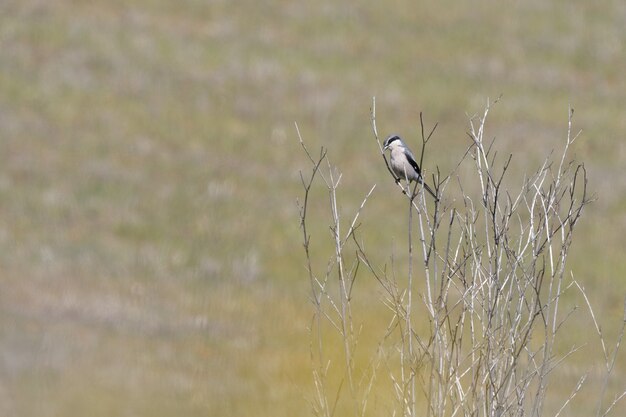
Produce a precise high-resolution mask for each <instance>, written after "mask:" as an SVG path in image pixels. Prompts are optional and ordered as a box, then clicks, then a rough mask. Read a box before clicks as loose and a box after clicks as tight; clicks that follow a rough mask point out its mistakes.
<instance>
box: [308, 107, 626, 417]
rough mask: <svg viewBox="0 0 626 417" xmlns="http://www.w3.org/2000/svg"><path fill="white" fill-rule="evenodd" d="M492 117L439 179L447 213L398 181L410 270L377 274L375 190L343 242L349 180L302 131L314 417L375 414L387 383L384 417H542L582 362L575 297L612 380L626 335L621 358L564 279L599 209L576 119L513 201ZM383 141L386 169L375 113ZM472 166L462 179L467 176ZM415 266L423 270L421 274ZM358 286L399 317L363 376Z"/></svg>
mask: <svg viewBox="0 0 626 417" xmlns="http://www.w3.org/2000/svg"><path fill="white" fill-rule="evenodd" d="M489 111H490V106H489V105H487V107H486V109H485V111H484V113H483V114H482V115H481V116H479V117H474V118H471V119H470V128H469V132H468V138H469V142H468V147H467V149H464V150H463V151H462V152H460V158H459V163H458V164H457V165H456V167H455V168H454V169H453V170H452V172H450V173H449V174H448V175H446V176H443V175H441V173H440V172H439V170H438V169H437V170H436V174H435V175H433V176H432V180H433V183H434V188H435V190H436V194H437V195H438V196H439V199H438V200H434V201H432V200H431V201H429V200H428V199H427V196H426V195H425V193H424V192H423V190H421V189H420V187H418V186H417V185H416V186H415V187H414V188H412V189H411V188H410V185H409V184H404V185H403V184H402V183H400V182H398V181H396V183H397V184H398V187H399V188H400V189H401V191H402V194H403V195H404V198H405V199H406V202H407V211H406V215H407V236H406V237H407V243H408V244H407V247H408V254H407V258H406V259H408V261H407V265H406V266H403V265H398V264H397V263H394V264H393V265H392V267H391V268H389V267H388V266H387V265H386V264H383V265H379V264H376V262H375V261H373V260H372V257H371V256H370V255H369V254H368V252H367V251H366V250H365V243H364V242H363V240H362V239H361V238H360V237H359V236H357V233H356V230H357V226H358V219H359V216H360V214H361V211H362V210H363V208H364V206H365V205H366V204H367V201H368V199H369V198H371V195H372V192H373V191H374V188H375V186H373V187H372V188H371V189H370V191H369V192H368V193H367V195H366V196H365V198H364V199H363V200H362V203H361V205H360V207H359V208H358V209H357V210H356V213H355V214H354V216H353V217H352V219H351V221H350V222H349V225H348V227H347V228H345V229H342V228H341V226H342V225H341V223H340V221H341V216H340V214H339V212H338V209H337V207H338V192H337V191H338V188H339V184H340V179H341V175H339V174H337V173H336V171H335V170H334V169H333V168H332V167H331V165H330V163H329V162H328V158H327V155H326V151H325V150H323V149H322V150H321V152H320V154H319V155H318V156H316V157H314V156H313V155H312V154H311V153H310V152H309V150H308V149H307V148H306V146H305V144H304V142H303V140H302V137H301V136H300V132H299V131H298V137H299V138H300V143H301V145H302V147H303V149H304V151H305V153H306V155H307V157H308V158H309V161H310V163H311V167H312V169H311V171H310V174H309V175H307V176H305V175H304V174H302V184H303V189H304V200H303V201H302V202H300V204H299V207H300V222H301V229H302V233H303V243H304V250H305V254H306V259H307V271H308V276H309V280H310V284H311V300H312V303H313V306H314V315H313V320H312V326H311V362H312V364H313V380H314V384H315V393H316V394H315V397H314V399H313V401H312V406H313V411H314V414H315V415H319V416H333V415H336V413H337V409H338V406H340V405H341V404H346V405H345V407H347V410H349V411H350V412H352V413H353V414H354V415H355V416H365V415H369V412H368V404H369V403H370V400H371V398H372V397H373V396H374V395H373V392H372V390H373V387H374V386H375V381H376V380H377V379H380V378H382V377H383V375H384V376H385V378H384V380H387V381H389V382H390V384H391V387H392V389H391V391H392V392H393V397H394V401H393V402H392V404H390V405H389V406H388V407H387V408H385V413H387V414H388V415H402V416H418V415H419V416H433V417H443V416H485V417H486V416H490V417H500V416H542V415H544V414H543V412H544V406H545V401H546V398H547V394H548V392H549V390H548V387H549V384H550V376H551V374H552V373H553V371H554V370H555V369H556V368H557V367H559V366H560V365H561V364H562V363H563V361H565V360H566V359H567V358H568V357H569V356H570V355H572V354H573V353H574V352H575V351H576V350H577V349H578V348H577V347H573V348H571V349H570V350H569V351H566V352H557V351H556V350H555V346H556V341H557V339H558V337H559V335H560V332H561V331H562V329H563V328H564V325H565V324H566V323H568V322H569V321H571V318H572V313H573V311H574V310H573V309H570V310H567V311H564V310H565V309H564V307H562V306H561V304H562V303H561V300H562V298H563V295H564V294H565V293H566V292H568V290H572V291H574V290H575V291H580V292H581V293H582V295H583V296H584V299H585V301H586V304H587V306H588V307H589V311H590V312H591V317H592V319H593V322H594V324H595V326H596V329H597V330H598V335H599V337H600V339H601V341H602V347H603V351H604V357H605V365H606V366H605V371H606V378H605V381H608V377H609V374H610V373H611V372H612V371H613V369H614V363H615V357H616V355H617V350H618V348H619V344H620V342H621V336H622V335H623V333H624V327H623V326H622V330H621V332H620V334H619V339H618V342H617V344H616V346H615V348H614V349H613V351H612V352H611V350H610V349H609V348H607V347H606V344H605V341H604V339H603V337H602V334H601V332H600V331H599V326H598V324H597V321H596V317H595V315H594V314H593V310H591V304H590V303H589V301H588V298H587V296H586V294H585V292H584V290H583V287H582V286H581V285H580V284H578V283H577V282H576V281H575V280H574V278H573V276H572V275H571V274H569V273H568V271H567V269H566V263H567V258H568V255H569V253H570V248H571V244H572V240H573V237H574V230H575V229H576V225H577V223H578V221H579V220H580V218H581V216H582V215H583V213H584V210H585V208H586V207H587V205H588V204H589V202H590V201H591V198H590V194H589V191H588V189H587V172H586V169H585V167H584V165H583V164H577V163H574V162H573V161H571V160H570V151H571V146H572V144H573V143H574V141H575V140H576V138H577V136H578V135H573V134H572V115H573V111H570V113H569V117H568V129H567V138H566V140H565V145H564V147H563V149H562V150H561V152H557V153H551V154H550V155H548V156H547V157H546V158H545V160H544V161H543V163H542V164H541V166H540V167H539V168H538V169H537V170H536V171H535V172H534V173H532V174H531V175H529V176H527V177H525V178H524V179H523V180H522V184H521V186H520V187H518V188H515V190H511V189H509V187H507V184H508V182H507V179H508V177H507V175H510V173H509V167H510V162H511V160H512V155H509V156H508V157H506V158H501V157H499V155H498V154H497V152H496V151H495V147H494V146H493V145H494V142H493V141H491V142H488V141H487V140H486V139H485V122H486V120H487V116H488V113H489ZM420 123H421V127H422V158H423V155H424V151H425V149H426V148H427V145H428V142H429V140H430V138H431V137H432V135H433V132H434V130H435V128H433V129H432V130H431V131H430V133H429V134H427V135H425V133H424V123H423V119H422V117H421V115H420ZM435 127H436V126H435ZM372 130H373V133H374V137H375V139H376V142H377V143H378V146H379V150H380V153H381V155H382V158H383V161H384V163H385V164H387V167H388V168H389V165H388V161H387V159H386V157H385V154H384V152H383V149H382V146H381V141H380V140H379V137H378V130H377V127H376V112H375V101H374V102H373V106H372ZM422 161H423V159H422ZM324 164H325V165H324ZM468 166H469V167H470V168H469V169H464V170H463V172H464V175H463V176H462V177H461V176H460V175H459V174H458V172H459V171H460V167H463V168H467V167H468ZM322 167H324V169H323V168H322ZM322 171H323V172H322ZM389 171H390V173H391V174H392V175H393V172H392V171H391V170H389ZM468 173H470V174H468ZM318 178H321V179H322V181H323V183H324V185H325V186H326V188H327V190H328V195H329V201H330V212H331V218H332V219H333V221H332V224H331V225H330V231H331V236H332V242H333V244H334V247H335V251H334V255H333V257H332V259H330V260H329V262H328V263H327V267H326V268H325V269H324V270H322V271H315V270H314V268H313V259H314V255H315V254H314V253H312V252H311V246H310V241H311V234H310V231H309V228H308V222H307V220H308V213H307V208H308V206H309V204H310V201H309V199H310V194H311V189H312V186H313V184H314V183H315V181H316V180H317V179H318ZM475 190H478V191H475ZM400 196H402V195H400ZM414 223H415V224H414ZM370 250H371V249H370ZM376 250H382V248H376ZM390 256H392V257H393V256H394V255H393V254H391V255H390ZM348 259H350V261H349V264H348V265H347V264H346V263H347V260H348ZM414 264H415V265H419V267H418V268H416V270H417V273H416V271H415V270H414ZM359 274H368V275H371V276H373V277H375V279H376V280H377V282H378V283H379V285H380V288H381V294H382V297H381V300H380V301H381V303H383V304H384V305H385V306H386V307H387V308H388V311H389V321H388V325H387V328H386V331H385V332H384V333H382V334H381V335H380V337H379V338H378V345H377V348H376V350H375V353H374V354H372V357H371V358H370V360H369V362H368V365H367V366H365V367H362V368H363V369H361V368H357V366H356V365H355V363H356V362H355V351H356V348H357V346H358V341H359V335H360V329H361V327H360V325H357V323H359V321H358V317H354V316H353V312H352V310H353V309H352V303H353V299H352V289H353V287H354V285H355V282H356V278H357V276H358V275H359ZM417 278H419V279H417ZM418 319H419V322H420V324H419V326H418V325H416V323H417V321H418ZM623 322H626V318H625V320H623ZM327 325H329V326H330V329H331V330H332V331H334V332H335V334H336V335H338V336H339V337H338V340H341V342H342V344H343V347H342V348H343V349H342V350H343V352H342V353H343V355H342V356H343V359H342V364H341V365H338V364H336V363H333V362H332V361H331V359H330V357H329V355H327V354H326V353H325V352H327V351H328V350H329V347H328V346H327V344H328V343H329V341H330V340H331V339H329V338H328V336H327V332H325V331H324V328H325V326H327ZM333 366H335V367H339V369H340V372H339V373H340V375H341V378H340V380H341V383H340V384H339V385H338V386H337V385H335V386H331V384H330V382H329V373H330V372H331V369H332V368H333ZM585 378H586V376H585V375H582V376H581V377H580V379H579V380H578V382H577V383H576V384H575V385H574V387H573V391H572V392H571V395H569V396H568V397H567V398H565V399H563V401H562V406H561V407H560V409H558V410H557V411H556V413H555V415H557V416H558V415H560V414H561V413H562V412H563V410H565V409H567V407H568V405H570V403H571V401H572V400H573V398H575V396H576V394H577V393H578V392H579V390H580V389H581V387H582V386H583V384H584V382H585ZM604 387H606V382H605V385H604ZM604 387H603V392H602V394H603V395H604ZM623 396H624V393H622V394H621V395H618V396H616V397H615V398H613V399H612V400H611V401H608V402H607V403H606V404H604V403H603V402H602V400H603V399H602V398H600V399H599V400H598V403H599V404H598V409H597V416H605V415H608V414H609V413H610V412H611V411H612V410H613V408H614V406H615V405H616V404H617V402H618V401H619V400H620V399H621V398H622V397H623ZM344 413H345V411H344V412H343V413H342V414H344ZM376 414H380V410H378V412H377V413H376Z"/></svg>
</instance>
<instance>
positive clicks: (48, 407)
mask: <svg viewBox="0 0 626 417" xmlns="http://www.w3.org/2000/svg"><path fill="white" fill-rule="evenodd" d="M625 27H626V3H625V2H623V1H621V0H601V1H595V2H589V1H584V0H568V1H545V0H529V1H525V2H491V1H473V2H458V1H449V0H445V1H439V2H415V1H408V0H397V1H361V2H350V3H348V2H335V1H330V0H321V1H316V2H308V1H288V0H267V1H261V2H260V1H253V0H240V1H228V0H222V1H220V0H215V1H211V0H208V1H207V0H185V1H176V2H174V1H166V0H136V1H132V2H127V1H122V0H108V1H103V0H101V1H93V0H90V1H86V0H85V1H83V0H55V1H49V0H3V1H2V2H0V415H3V416H84V415H89V416H111V415H118V416H174V415H184V416H242V415H256V416H296V415H311V412H310V405H309V403H308V401H309V400H310V399H311V398H312V395H313V391H312V378H311V363H310V357H309V333H308V330H307V327H308V326H309V323H310V320H311V317H312V311H313V310H312V306H311V304H310V303H309V300H308V294H309V293H308V288H309V287H308V286H309V284H308V278H307V274H306V270H305V266H304V265H305V263H304V254H303V251H302V246H301V234H300V231H299V227H298V226H299V224H298V211H297V207H296V199H297V198H301V197H302V189H301V185H300V177H299V171H300V170H307V169H308V168H309V165H308V161H307V159H306V157H305V155H304V154H303V153H302V151H301V149H300V147H299V144H298V140H297V135H296V131H295V127H294V122H297V123H298V125H299V128H300V131H301V133H302V136H303V138H304V140H305V141H306V142H307V144H308V146H309V148H310V149H311V150H312V151H313V152H314V153H317V152H318V149H319V147H320V146H325V147H327V148H328V149H329V154H328V155H329V158H330V160H331V162H332V163H333V164H334V165H337V167H338V169H339V170H340V171H341V172H342V173H343V179H342V188H341V190H340V193H341V197H340V198H341V199H342V200H341V203H342V206H341V209H342V210H343V211H344V212H345V213H350V212H352V211H353V210H354V209H355V208H356V207H358V205H359V204H360V202H361V199H362V198H363V196H364V195H365V193H366V192H367V191H368V190H369V189H370V188H371V186H372V185H373V184H377V188H376V190H375V192H374V194H373V196H372V198H371V200H370V202H369V204H368V206H367V207H366V209H365V211H364V213H363V217H362V218H361V220H362V222H363V223H364V228H363V229H362V237H363V239H364V240H365V241H367V242H369V248H370V250H372V251H374V252H376V254H377V256H379V257H380V259H381V260H383V261H384V260H385V259H388V257H389V256H390V255H391V253H392V249H391V246H392V243H393V242H395V245H397V249H398V250H399V251H401V249H402V247H403V246H402V245H404V244H405V243H404V239H405V230H406V222H405V220H406V219H404V218H403V216H396V218H389V217H385V216H386V214H388V213H389V212H393V211H394V210H399V211H401V212H403V209H404V204H403V202H402V198H401V196H400V195H399V194H398V191H397V189H396V188H395V185H394V184H393V182H392V181H391V180H390V178H389V177H388V173H387V171H386V169H385V167H384V166H383V165H382V161H381V159H380V156H379V154H378V148H377V146H376V143H375V141H374V139H373V135H372V132H371V128H370V116H369V112H370V106H371V99H372V96H376V98H377V121H378V129H379V133H380V135H381V136H386V135H387V134H389V133H392V132H393V133H399V134H401V135H403V136H404V137H405V138H407V139H408V141H409V142H410V143H411V144H412V146H413V147H415V148H416V147H417V144H418V141H419V112H420V111H423V112H424V118H425V121H426V125H427V127H432V126H433V125H434V123H436V122H438V123H439V127H438V128H437V131H436V133H435V138H434V139H433V141H432V142H431V144H430V147H429V149H428V155H427V160H426V162H425V169H426V170H429V169H430V170H431V172H432V170H433V169H434V167H435V164H437V165H439V166H440V167H441V169H442V171H444V172H445V171H446V170H449V169H450V168H451V167H452V166H453V164H454V162H455V161H456V160H458V158H459V157H460V156H461V155H462V154H463V152H464V151H465V147H466V146H467V141H468V139H467V137H466V133H465V132H466V131H467V130H468V119H469V118H470V117H471V116H473V115H476V114H480V113H482V111H483V109H484V106H485V104H486V103H487V100H488V99H491V100H492V101H493V100H494V99H495V98H497V97H499V96H500V95H501V96H502V98H501V100H500V101H499V103H498V104H497V105H496V106H494V107H493V109H492V111H491V113H490V118H489V120H488V122H487V136H489V137H495V138H496V146H497V147H498V149H500V150H501V152H502V153H506V152H513V153H514V158H513V162H512V168H511V173H512V174H513V175H517V176H522V175H523V174H524V173H530V172H532V171H534V170H535V169H536V168H537V166H538V165H539V163H540V160H541V159H542V158H543V157H544V156H545V155H546V154H547V153H548V152H549V151H550V150H552V149H556V150H559V149H561V147H562V146H563V144H564V141H565V138H566V134H567V115H568V108H569V106H572V107H573V108H574V109H575V114H574V124H573V130H574V131H575V132H577V131H578V130H580V129H582V133H581V136H580V138H579V139H578V141H577V142H576V146H575V148H574V154H575V156H576V158H577V160H579V161H582V162H584V163H585V165H586V167H587V170H588V173H589V176H590V188H591V190H592V191H593V192H594V193H595V194H596V195H597V201H596V202H594V203H593V204H592V205H590V206H589V207H588V210H587V211H586V212H585V215H584V217H583V219H582V220H581V222H580V228H579V230H578V235H577V237H578V239H577V240H575V242H574V247H573V256H572V257H571V258H570V264H569V267H570V268H571V269H572V271H573V272H574V276H575V277H576V278H577V279H578V280H579V281H580V282H581V283H582V284H584V286H585V287H586V288H587V290H588V292H589V296H590V301H591V302H592V303H593V304H594V305H595V306H596V314H597V316H598V319H599V321H600V324H602V326H603V331H604V333H605V335H606V337H607V340H608V341H610V340H613V341H614V339H615V337H616V334H617V331H618V328H619V325H620V324H621V318H622V314H623V308H624V307H623V302H624V297H625V296H626V257H625V256H624V253H625V250H626V239H625V238H624V234H625V232H626V215H625V209H626V193H625V192H626V172H625V168H624V167H625V166H626V165H625V164H626V141H625V137H624V133H625V132H626V78H625V77H624V68H626V46H625V45H626V31H625V29H624V28H625ZM313 198H314V199H315V200H314V202H313V203H312V204H313V206H312V209H311V210H312V214H311V221H312V226H311V227H312V233H313V239H314V241H315V242H316V245H318V246H316V247H315V249H316V250H317V251H318V252H316V255H315V256H317V260H319V262H320V264H319V266H320V267H321V268H323V266H324V265H325V262H326V256H327V254H329V253H330V252H329V251H330V250H331V248H330V247H329V246H328V243H330V242H328V243H325V239H327V237H328V220H329V219H328V216H327V215H326V214H325V211H324V210H325V206H326V204H327V196H326V194H325V191H324V190H323V189H322V188H319V189H315V190H314V194H313ZM357 291H358V293H356V295H355V303H357V304H358V303H364V304H366V305H367V303H369V305H370V306H373V307H371V308H364V309H362V311H361V316H360V317H359V319H358V320H360V321H362V322H363V323H365V324H366V323H368V322H375V321H376V320H383V321H384V320H386V319H387V317H388V316H384V314H387V313H386V312H385V310H384V307H383V306H377V305H378V304H379V303H378V302H377V300H378V297H379V292H380V289H379V288H377V285H376V283H375V281H374V280H367V279H364V280H363V282H362V283H361V282H359V287H358V288H357ZM568 300H569V302H570V305H569V306H566V307H564V311H567V309H571V308H574V307H575V306H576V305H579V306H580V307H581V308H580V309H579V310H581V311H580V312H579V313H577V314H579V315H576V316H574V317H575V318H574V319H573V320H574V322H573V323H574V325H572V326H570V327H569V328H568V330H567V333H566V337H565V342H564V343H565V344H566V345H567V347H568V348H569V347H571V345H573V344H581V345H583V348H582V349H581V350H580V351H579V352H578V353H576V354H575V355H574V356H573V357H572V359H571V360H570V361H568V362H567V364H566V365H564V366H563V367H562V368H560V369H559V370H558V374H557V376H556V378H555V381H556V382H558V383H557V384H556V387H555V391H554V395H555V398H556V399H555V402H556V403H559V404H560V402H562V401H564V400H565V399H566V398H567V395H569V392H570V391H571V390H572V389H573V387H574V385H575V383H576V381H577V380H578V378H579V377H580V376H581V375H582V374H584V373H589V375H590V379H589V380H588V382H587V385H586V386H585V388H584V389H583V390H582V391H581V393H580V395H579V397H578V398H577V399H576V401H575V402H574V403H573V404H575V406H572V407H570V408H568V409H567V410H566V411H564V414H563V415H567V416H587V415H591V414H590V412H592V411H595V406H596V404H597V399H598V395H597V392H598V388H597V387H598V386H599V382H598V381H600V380H601V379H600V375H601V370H602V366H603V360H602V353H601V350H600V344H599V342H598V341H597V339H594V338H592V337H590V335H592V334H593V330H592V328H591V327H590V322H589V321H588V320H587V319H586V318H585V317H586V316H585V313H584V312H583V311H582V310H584V304H581V303H582V300H581V298H580V297H579V296H577V295H576V294H574V295H572V296H571V298H568ZM377 303H378V304H377ZM357 308H358V307H357ZM381 315H383V316H381ZM625 371H626V356H625V355H623V354H622V355H620V357H619V358H618V363H617V365H616V371H615V372H614V375H613V377H612V378H611V381H610V384H609V390H608V392H607V397H606V398H607V399H608V400H609V402H610V399H611V398H612V396H613V395H614V394H615V393H616V392H618V391H620V390H623V389H625V388H626V376H625V375H624V372H625ZM383 382H384V381H383ZM606 401H607V400H606V399H605V402H606ZM384 404H385V399H384V398H378V399H377V402H373V405H372V406H371V408H370V411H371V412H372V413H373V415H374V414H377V413H382V414H383V415H384V410H385V408H384ZM548 406H550V404H548ZM614 415H626V408H625V407H624V405H623V404H622V405H620V406H618V407H617V408H616V411H615V414H614Z"/></svg>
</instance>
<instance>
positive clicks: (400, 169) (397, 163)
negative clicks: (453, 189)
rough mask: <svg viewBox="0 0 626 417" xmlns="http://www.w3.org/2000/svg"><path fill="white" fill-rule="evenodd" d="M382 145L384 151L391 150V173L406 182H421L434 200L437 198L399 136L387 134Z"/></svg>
mask: <svg viewBox="0 0 626 417" xmlns="http://www.w3.org/2000/svg"><path fill="white" fill-rule="evenodd" d="M383 145H384V146H383V151H386V150H387V149H390V150H391V160H390V163H389V165H390V167H391V170H392V171H393V173H394V174H396V176H397V177H398V178H399V179H401V180H402V179H403V180H406V181H407V182H408V183H410V182H411V181H417V182H419V183H420V184H423V185H424V189H426V191H428V192H429V193H430V195H432V196H433V197H434V198H435V200H438V198H437V195H436V194H435V193H434V191H433V190H432V189H431V188H430V187H429V186H428V184H426V183H425V182H424V179H423V178H422V172H421V171H420V167H419V166H418V165H417V162H416V161H415V157H414V156H413V154H412V153H411V150H410V149H409V148H408V147H407V146H406V145H405V143H404V142H403V141H402V139H401V138H400V136H398V135H391V136H389V137H388V138H387V139H386V140H385V142H384V144H383Z"/></svg>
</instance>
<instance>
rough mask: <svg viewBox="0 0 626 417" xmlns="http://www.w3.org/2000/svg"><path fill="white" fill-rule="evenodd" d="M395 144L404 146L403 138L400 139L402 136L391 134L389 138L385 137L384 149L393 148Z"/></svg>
mask: <svg viewBox="0 0 626 417" xmlns="http://www.w3.org/2000/svg"><path fill="white" fill-rule="evenodd" d="M395 146H404V143H403V142H402V139H400V136H398V135H390V136H389V137H388V138H387V139H385V142H384V143H383V151H386V150H387V149H391V148H393V147H395Z"/></svg>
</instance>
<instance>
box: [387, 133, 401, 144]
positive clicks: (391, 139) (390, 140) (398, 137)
mask: <svg viewBox="0 0 626 417" xmlns="http://www.w3.org/2000/svg"><path fill="white" fill-rule="evenodd" d="M397 140H400V136H398V135H392V136H389V137H388V138H387V140H386V141H385V146H389V145H391V144H392V143H393V142H395V141H397Z"/></svg>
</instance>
